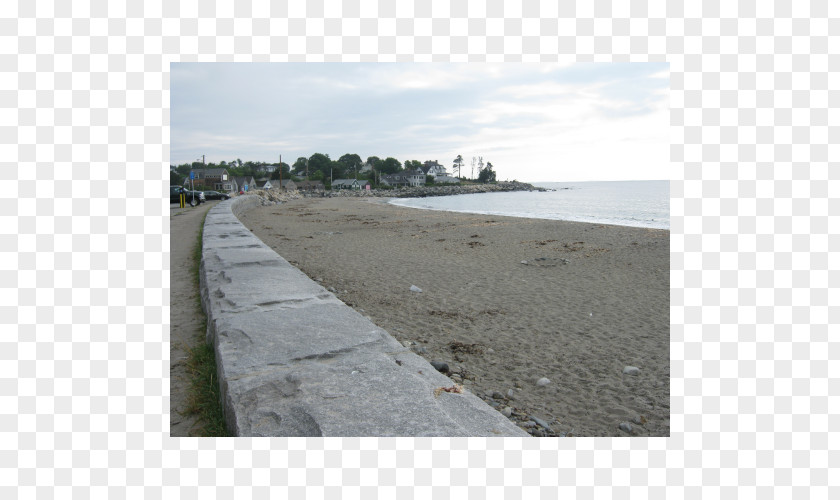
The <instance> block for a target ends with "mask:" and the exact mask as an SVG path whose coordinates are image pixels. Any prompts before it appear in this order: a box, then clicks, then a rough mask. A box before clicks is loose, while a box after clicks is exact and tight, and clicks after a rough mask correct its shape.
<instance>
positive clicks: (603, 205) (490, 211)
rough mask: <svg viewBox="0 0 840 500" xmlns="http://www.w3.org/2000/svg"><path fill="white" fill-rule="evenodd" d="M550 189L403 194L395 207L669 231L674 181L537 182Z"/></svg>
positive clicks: (539, 185) (394, 202)
mask: <svg viewBox="0 0 840 500" xmlns="http://www.w3.org/2000/svg"><path fill="white" fill-rule="evenodd" d="M532 184H533V185H534V186H538V187H543V188H547V189H553V190H554V191H548V192H544V193H543V192H536V191H533V192H528V191H515V192H509V193H483V194H462V195H456V196H437V197H428V198H398V199H394V200H391V203H393V204H394V205H400V206H404V207H413V208H421V209H427V210H444V211H449V212H467V213H476V214H487V215H508V216H512V217H528V218H535V219H553V220H570V221H578V222H592V223H598V224H615V225H619V226H635V227H649V228H657V229H670V228H671V224H670V218H671V214H670V208H671V205H670V203H671V198H670V187H669V185H670V182H669V181H609V182H607V181H603V182H534V183H532Z"/></svg>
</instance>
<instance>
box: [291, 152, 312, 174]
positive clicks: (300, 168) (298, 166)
mask: <svg viewBox="0 0 840 500" xmlns="http://www.w3.org/2000/svg"><path fill="white" fill-rule="evenodd" d="M307 161H308V160H307V159H306V157H304V156H301V157H300V158H298V159H297V160H295V162H294V163H293V164H292V172H294V173H295V174H302V173H304V172H306V162H307Z"/></svg>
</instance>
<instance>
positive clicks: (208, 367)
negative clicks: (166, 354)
mask: <svg viewBox="0 0 840 500" xmlns="http://www.w3.org/2000/svg"><path fill="white" fill-rule="evenodd" d="M186 364H187V370H188V371H189V373H190V390H189V393H188V396H187V408H186V413H187V414H190V415H196V416H198V419H199V422H200V427H199V428H198V430H197V432H196V435H198V436H215V437H224V436H230V433H229V432H228V430H227V426H226V425H225V416H224V413H223V412H222V405H221V393H220V392H219V378H218V376H217V375H216V353H215V351H214V350H213V347H211V346H209V345H208V344H206V343H202V344H200V345H198V346H196V347H194V348H192V349H190V350H189V354H188V357H187V363H186Z"/></svg>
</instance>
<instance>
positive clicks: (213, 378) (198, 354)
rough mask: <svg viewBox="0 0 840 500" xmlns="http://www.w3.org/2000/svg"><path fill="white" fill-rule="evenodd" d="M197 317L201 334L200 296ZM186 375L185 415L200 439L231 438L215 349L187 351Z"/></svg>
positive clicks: (195, 265) (197, 259) (197, 252)
mask: <svg viewBox="0 0 840 500" xmlns="http://www.w3.org/2000/svg"><path fill="white" fill-rule="evenodd" d="M205 220H207V213H205V214H204V217H203V218H202V219H201V224H200V225H199V227H198V241H196V244H195V249H194V250H193V262H192V269H191V272H192V275H193V279H194V280H195V286H196V288H198V286H199V284H198V282H199V274H198V273H199V268H200V265H201V251H202V248H203V244H202V241H203V236H204V221H205ZM197 308H198V314H200V315H201V317H202V318H203V319H204V327H203V328H202V331H206V330H207V317H206V316H205V314H204V309H202V307H201V295H200V294H199V297H198V304H197ZM187 351H188V353H187V361H186V366H187V371H188V372H189V374H190V380H189V385H190V388H189V391H188V394H187V408H186V413H187V414H189V415H195V416H196V417H198V423H199V427H198V429H197V432H196V435H197V436H211V437H224V436H230V433H229V432H228V430H227V426H226V425H225V416H224V412H223V411H222V398H221V392H220V391H219V376H218V375H217V373H216V352H215V351H214V349H213V347H212V346H210V345H208V344H207V343H206V341H204V340H203V339H202V341H201V343H200V344H199V345H197V346H196V347H193V348H190V349H188V350H187Z"/></svg>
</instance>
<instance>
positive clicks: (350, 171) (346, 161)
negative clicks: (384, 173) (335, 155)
mask: <svg viewBox="0 0 840 500" xmlns="http://www.w3.org/2000/svg"><path fill="white" fill-rule="evenodd" d="M338 163H340V164H341V166H342V168H343V170H344V172H345V173H346V175H347V176H348V177H349V176H351V175H356V174H357V173H359V170H360V169H361V168H362V158H361V157H360V156H359V155H357V154H350V153H347V154H345V155H343V156H342V157H341V158H339V159H338ZM336 178H337V177H336Z"/></svg>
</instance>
